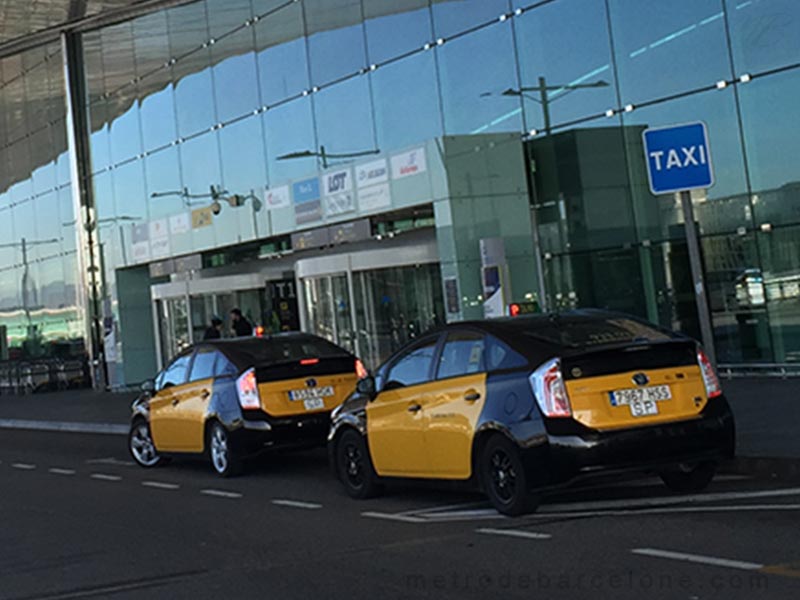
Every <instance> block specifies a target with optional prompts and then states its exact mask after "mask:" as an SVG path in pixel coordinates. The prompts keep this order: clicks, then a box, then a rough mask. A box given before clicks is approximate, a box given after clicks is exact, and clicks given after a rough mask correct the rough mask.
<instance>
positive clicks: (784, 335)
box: [739, 225, 800, 363]
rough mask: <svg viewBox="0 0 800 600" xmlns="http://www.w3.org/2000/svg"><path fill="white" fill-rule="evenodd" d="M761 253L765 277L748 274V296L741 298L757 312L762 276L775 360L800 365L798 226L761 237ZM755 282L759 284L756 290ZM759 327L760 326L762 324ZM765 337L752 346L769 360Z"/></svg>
mask: <svg viewBox="0 0 800 600" xmlns="http://www.w3.org/2000/svg"><path fill="white" fill-rule="evenodd" d="M758 249H759V252H760V255H761V261H762V264H763V273H760V272H759V271H758V270H756V269H752V268H751V269H750V270H749V271H747V272H745V273H744V277H745V278H747V279H748V280H749V281H748V285H747V286H746V289H747V295H745V294H744V293H743V292H741V293H740V294H739V296H740V297H742V298H746V300H747V303H748V305H749V306H751V307H752V308H751V309H750V311H751V312H752V313H755V312H756V309H757V308H758V304H757V302H758V286H757V279H758V276H759V275H762V276H763V286H764V295H765V296H766V299H767V312H768V315H769V325H770V333H771V338H772V343H773V345H774V351H775V356H774V360H776V361H778V362H792V363H796V362H798V361H800V227H798V226H796V225H795V226H793V227H786V228H780V229H775V230H773V231H771V232H764V233H759V234H758ZM751 264H757V263H751ZM741 278H742V276H741V275H740V279H741ZM753 282H755V283H756V286H755V290H754V289H753V288H754V286H753ZM744 324H745V325H746V326H747V327H750V328H752V327H753V323H752V317H750V318H749V319H746V320H745V321H744ZM758 324H759V325H760V322H759V323H758ZM748 333H749V330H748V329H745V330H744V331H742V332H741V334H740V335H742V337H743V338H745V336H746V335H747V334H748ZM757 333H760V330H757ZM751 337H752V334H751ZM763 337H764V336H763V335H762V336H761V337H758V336H757V335H756V338H757V340H756V342H755V343H751V344H750V345H751V346H758V347H759V348H760V349H762V350H761V356H762V357H763V356H767V353H766V351H765V350H763V348H764V346H766V345H767V343H768V340H764V339H763ZM744 344H745V342H744V341H743V345H744Z"/></svg>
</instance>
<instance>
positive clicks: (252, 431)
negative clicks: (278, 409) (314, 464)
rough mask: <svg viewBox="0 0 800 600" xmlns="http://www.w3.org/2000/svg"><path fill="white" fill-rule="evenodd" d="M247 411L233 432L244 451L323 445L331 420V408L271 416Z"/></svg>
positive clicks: (255, 451)
mask: <svg viewBox="0 0 800 600" xmlns="http://www.w3.org/2000/svg"><path fill="white" fill-rule="evenodd" d="M256 412H257V413H258V414H248V415H246V418H244V419H242V420H241V421H240V423H239V425H240V426H239V427H238V428H237V431H236V432H235V434H236V438H237V441H238V443H239V445H240V449H241V450H242V451H243V452H244V453H246V454H252V453H257V452H259V451H261V450H266V449H271V448H276V449H279V448H292V447H313V446H323V445H325V442H326V441H327V436H328V431H329V430H330V424H331V413H330V411H325V412H317V413H310V414H301V415H293V416H288V417H272V416H269V415H267V413H264V412H262V411H256Z"/></svg>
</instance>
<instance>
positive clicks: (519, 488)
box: [479, 435, 538, 516]
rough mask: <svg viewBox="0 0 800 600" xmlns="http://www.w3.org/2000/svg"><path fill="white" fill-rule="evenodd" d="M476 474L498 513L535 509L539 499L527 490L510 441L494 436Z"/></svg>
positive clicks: (520, 466)
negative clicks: (478, 475) (478, 474)
mask: <svg viewBox="0 0 800 600" xmlns="http://www.w3.org/2000/svg"><path fill="white" fill-rule="evenodd" d="M479 473H480V478H481V482H482V484H483V488H484V491H485V492H486V495H487V496H488V497H489V500H490V502H491V503H492V506H494V508H495V509H496V510H497V512H499V513H501V514H504V515H509V516H516V515H523V514H525V513H529V512H533V511H534V510H536V507H537V506H538V498H537V496H536V495H535V494H533V493H532V492H531V491H530V489H529V486H528V478H527V475H526V473H525V469H524V468H523V465H522V460H521V459H520V456H519V450H518V449H517V447H516V446H515V445H514V444H513V443H512V442H511V441H510V440H508V439H506V438H505V437H502V436H500V435H496V436H494V437H492V438H491V439H490V440H489V441H488V442H487V443H486V446H485V447H484V449H483V453H482V455H481V457H480V471H479Z"/></svg>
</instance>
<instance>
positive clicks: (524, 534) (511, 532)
mask: <svg viewBox="0 0 800 600" xmlns="http://www.w3.org/2000/svg"><path fill="white" fill-rule="evenodd" d="M475 531H477V532H478V533H485V534H487V535H505V536H508V537H517V538H528V539H531V540H549V539H550V538H551V537H553V536H552V535H550V534H549V533H538V532H536V531H523V530H520V529H492V528H490V527H484V528H481V529H476V530H475Z"/></svg>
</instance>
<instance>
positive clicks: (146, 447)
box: [128, 418, 165, 469]
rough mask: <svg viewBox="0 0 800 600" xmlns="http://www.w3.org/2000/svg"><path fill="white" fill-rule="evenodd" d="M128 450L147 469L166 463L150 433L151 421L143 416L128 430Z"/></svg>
mask: <svg viewBox="0 0 800 600" xmlns="http://www.w3.org/2000/svg"><path fill="white" fill-rule="evenodd" d="M128 451H129V452H130V454H131V456H132V457H133V460H134V461H136V464H137V465H139V466H140V467H144V468H145V469H152V468H153V467H157V466H159V465H161V464H164V462H165V459H164V457H163V456H161V455H160V454H159V453H158V450H156V445H155V443H154V442H153V436H152V435H151V433H150V423H148V422H147V420H145V419H143V418H138V419H136V420H135V421H133V423H131V429H130V431H129V432H128Z"/></svg>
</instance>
